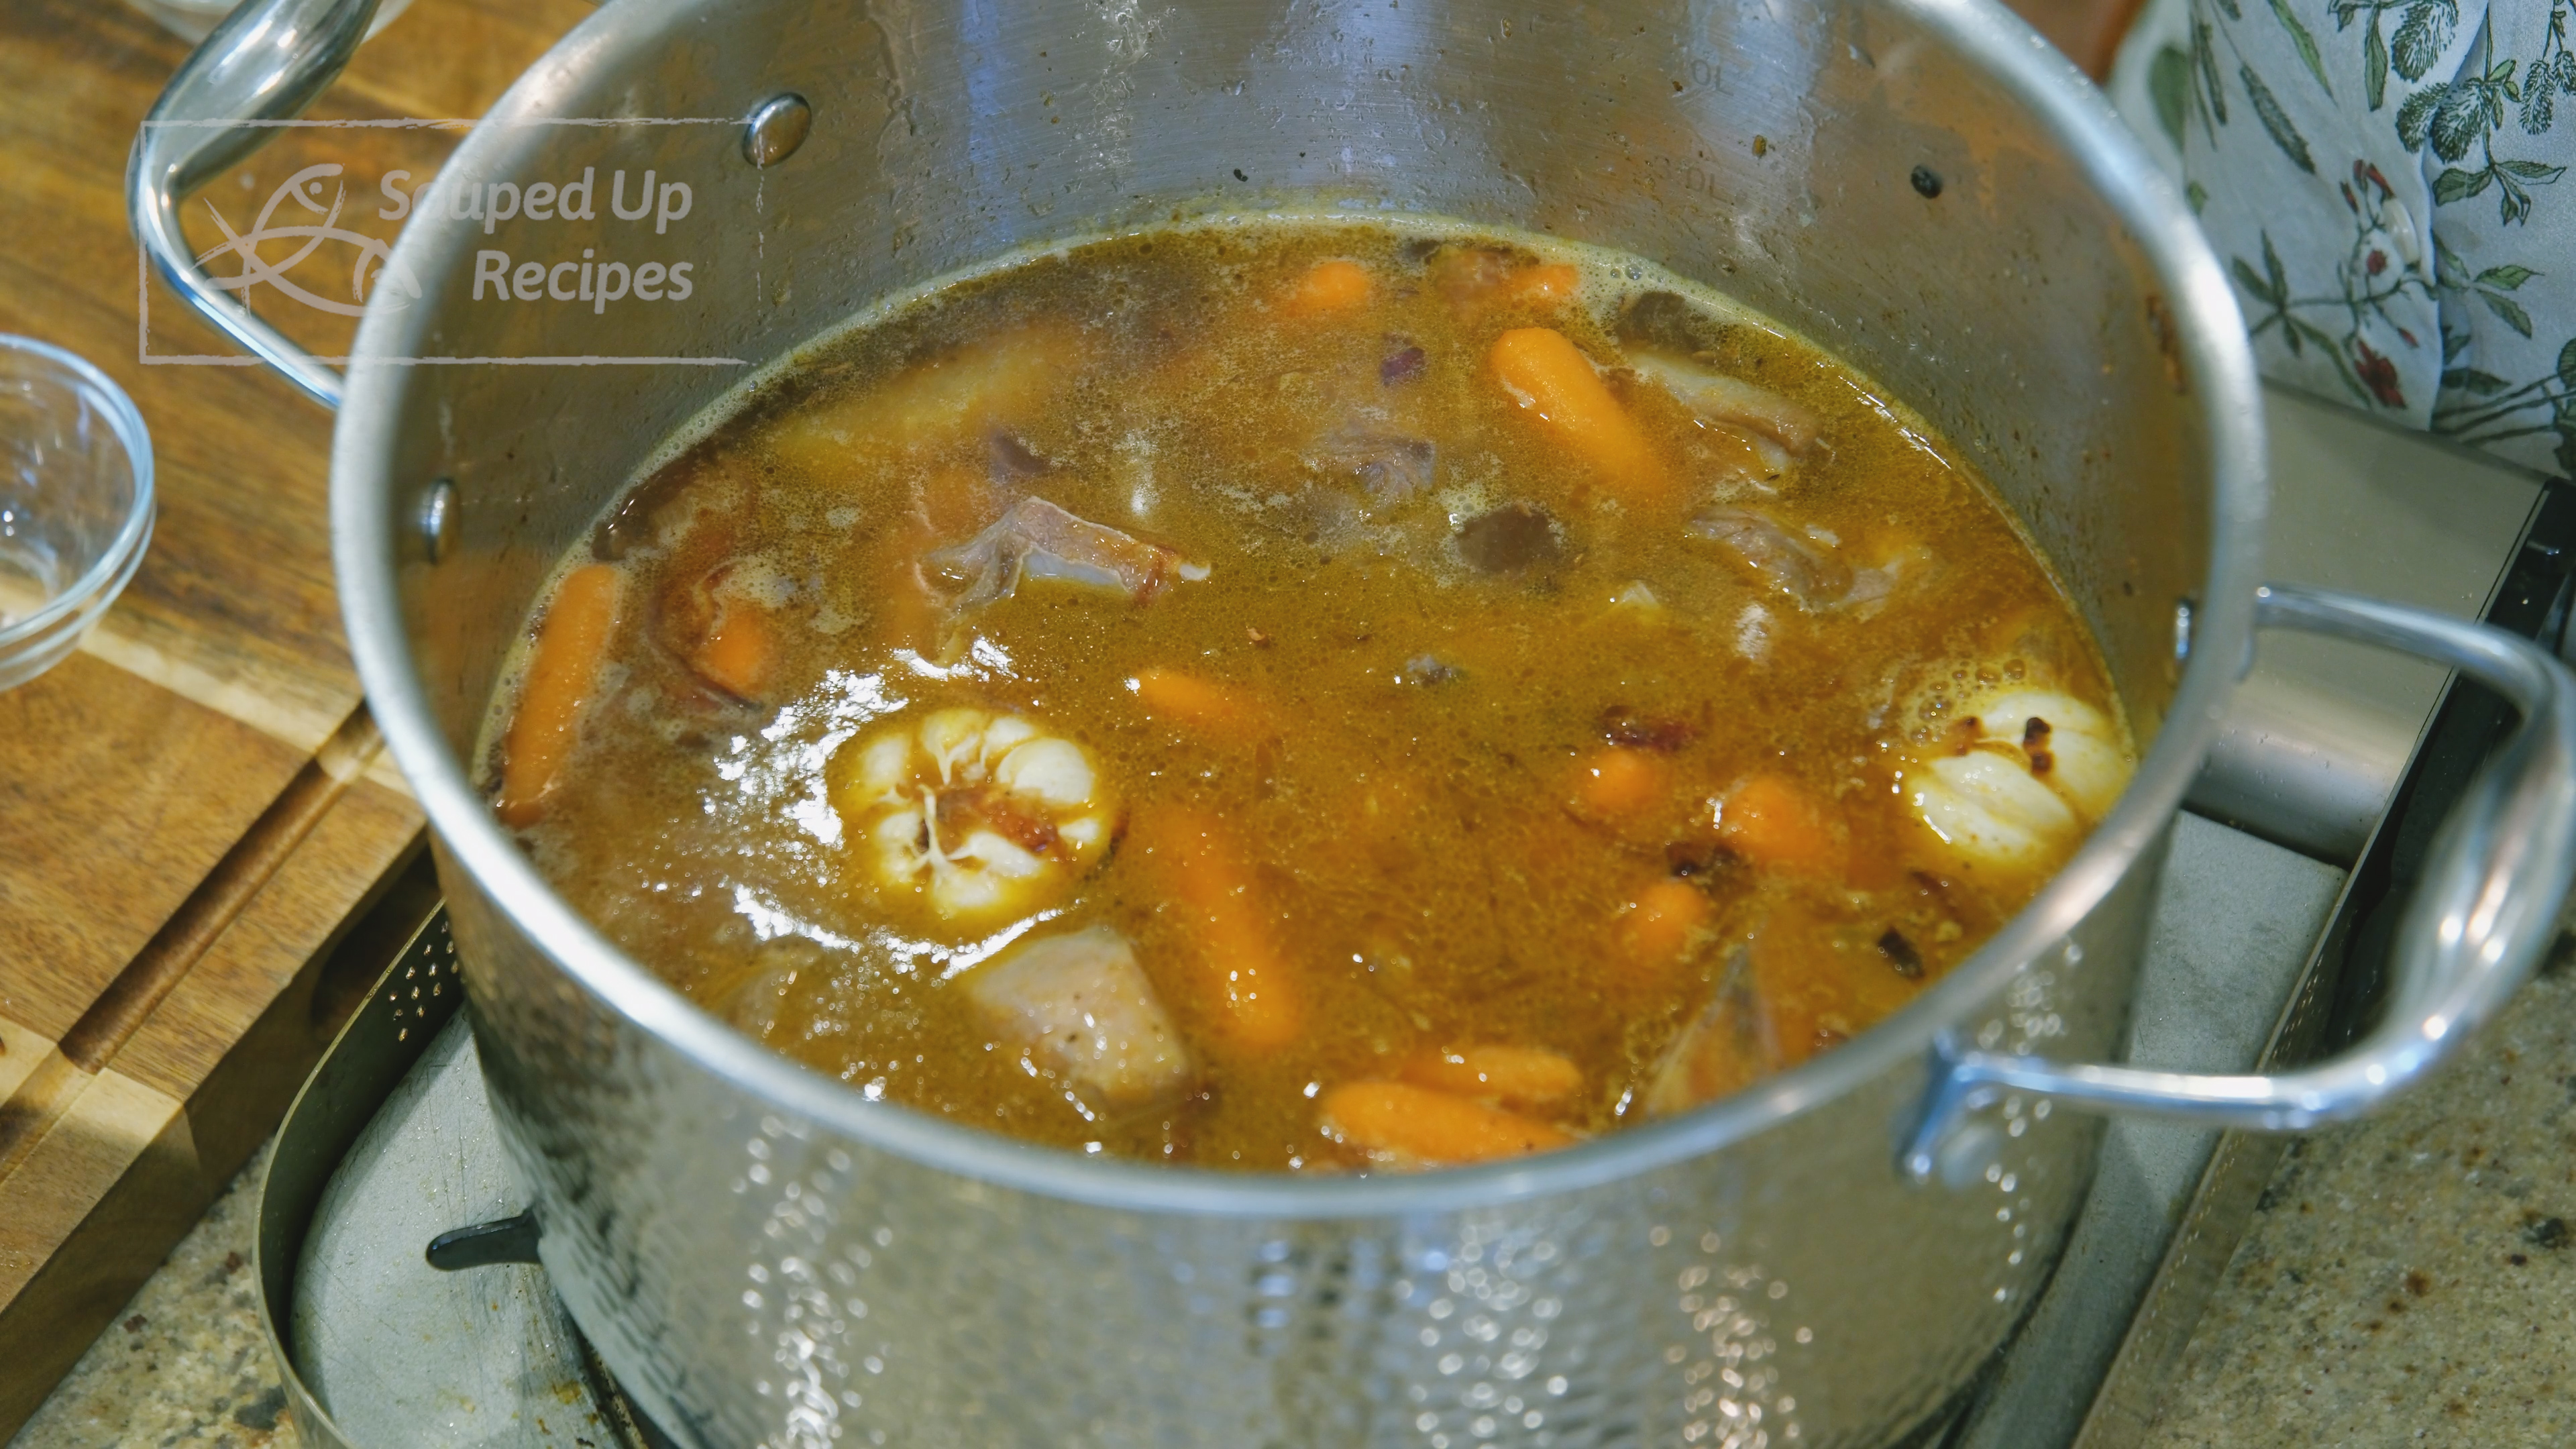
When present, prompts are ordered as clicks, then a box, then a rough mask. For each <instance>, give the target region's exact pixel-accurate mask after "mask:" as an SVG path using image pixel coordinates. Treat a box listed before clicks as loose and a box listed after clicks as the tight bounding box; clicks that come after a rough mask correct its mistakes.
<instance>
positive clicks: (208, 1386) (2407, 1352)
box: [11, 962, 2576, 1449]
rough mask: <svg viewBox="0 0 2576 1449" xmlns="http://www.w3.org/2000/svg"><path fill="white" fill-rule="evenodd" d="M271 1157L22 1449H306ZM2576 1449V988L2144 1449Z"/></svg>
mask: <svg viewBox="0 0 2576 1449" xmlns="http://www.w3.org/2000/svg"><path fill="white" fill-rule="evenodd" d="M266 1163H267V1154H266V1152H265V1151H263V1152H262V1153H261V1154H260V1155H259V1156H258V1157H256V1158H254V1159H253V1160H252V1162H251V1165H250V1166H249V1167H247V1168H245V1169H244V1170H243V1172H242V1174H241V1176H240V1177H239V1178H238V1179H236V1180H235V1181H234V1183H233V1186H232V1188H231V1190H230V1191H228V1192H227V1193H226V1194H225V1195H224V1196H223V1198H222V1199H220V1200H219V1201H218V1202H217V1203H216V1204H215V1206H214V1207H213V1209H211V1210H210V1211H209V1212H208V1213H207V1215H206V1220H205V1221H204V1222H203V1223H201V1224H199V1225H198V1227H197V1229H196V1231H195V1232H193V1233H191V1234H190V1235H189V1236H188V1238H187V1240H186V1241H185V1242H183V1243H182V1244H180V1246H179V1249H178V1251H177V1252H176V1253H174V1254H173V1255H172V1257H171V1259H170V1261H169V1263H168V1264H167V1265H165V1266H164V1267H163V1268H162V1269H161V1271H160V1273H159V1274H157V1275H156V1276H155V1277H154V1278H153V1279H152V1281H151V1282H149V1283H148V1284H146V1285H145V1286H144V1288H143V1290H142V1292H140V1293H139V1294H137V1295H136V1296H135V1299H134V1301H133V1303H132V1304H130V1305H128V1307H127V1309H126V1312H125V1314H124V1315H123V1317H122V1318H121V1319H120V1321H119V1324H118V1326H117V1327H114V1328H111V1329H109V1330H108V1332H107V1333H106V1335H105V1336H104V1337H102V1338H101V1339H100V1340H99V1342H98V1343H97V1345H96V1346H94V1347H93V1348H92V1349H91V1350H90V1352H89V1354H88V1356H87V1357H85V1358H83V1359H82V1360H81V1362H80V1366H79V1367H78V1368H76V1369H75V1370H74V1371H73V1373H72V1375H71V1377H70V1378H68V1379H66V1380H65V1381H64V1383H63V1386H62V1387H61V1388H60V1389H59V1390H57V1391H56V1392H55V1394H54V1396H53V1398H52V1399H51V1400H50V1401H48V1402H47V1403H46V1405H45V1406H44V1408H43V1409H42V1410H40V1411H39V1412H38V1413H37V1415H36V1417H35V1418H34V1419H32V1420H30V1421H29V1422H28V1424H27V1426H26V1428H25V1429H24V1430H22V1431H21V1432H20V1434H19V1436H18V1437H17V1438H16V1439H15V1440H14V1441H12V1446H11V1449H58V1446H60V1449H74V1446H77V1449H90V1446H107V1445H142V1444H148V1445H153V1446H156V1449H197V1446H218V1445H233V1446H242V1449H261V1446H292V1445H294V1444H295V1443H296V1442H297V1441H296V1435H295V1431H294V1427H293V1425H292V1424H291V1423H290V1422H289V1421H288V1419H287V1417H286V1415H285V1414H284V1412H283V1407H284V1403H285V1395H284V1393H283V1391H282V1390H281V1389H280V1387H279V1384H278V1379H277V1374H276V1371H275V1369H274V1368H273V1367H272V1366H271V1365H270V1363H269V1359H268V1352H267V1348H266V1346H265V1344H264V1342H263V1341H262V1339H261V1337H260V1333H259V1322H258V1316H257V1314H258V1310H257V1306H256V1304H257V1284H256V1281H255V1280H254V1279H253V1277H252V1274H251V1267H250V1262H249V1254H250V1246H251V1239H252V1235H253V1232H254V1230H255V1221H254V1220H255V1217H256V1214H255V1212H254V1208H255V1205H256V1202H255V1199H256V1191H255V1185H256V1184H257V1182H258V1180H259V1174H260V1173H261V1172H262V1171H263V1170H265V1167H266ZM2426 1441H2430V1442H2436V1443H2454V1444H2477V1445H2481V1446H2484V1445H2523V1444H2530V1445H2542V1444H2549V1445H2564V1444H2571V1443H2576V969H2571V968H2570V967H2569V966H2568V965H2567V964H2565V963H2564V962H2562V964H2561V965H2560V966H2559V967H2557V968H2556V969H2554V970H2553V971H2552V973H2551V974H2549V975H2547V976H2544V977H2543V978H2542V979H2541V980H2540V981H2538V982H2536V983H2534V984H2533V985H2532V986H2531V987H2530V988H2529V989H2528V990H2526V991H2525V992H2524V993H2523V995H2522V997H2521V998H2520V999H2519V1000H2517V1001H2516V1002H2515V1003H2514V1004H2513V1005H2512V1006H2511V1007H2510V1008H2508V1010H2507V1012H2506V1014H2505V1016H2504V1017H2503V1019H2502V1020H2500V1021H2499V1022H2498V1023H2497V1024H2496V1025H2495V1026H2494V1027H2493V1028H2492V1029H2491V1030H2489V1031H2488V1032H2487V1033H2486V1035H2485V1036H2484V1037H2482V1038H2481V1039H2480V1040H2479V1041H2478V1042H2477V1043H2476V1044H2475V1046H2474V1047H2473V1048H2472V1049H2471V1051H2470V1054H2469V1056H2468V1057H2467V1058H2466V1059H2465V1060H2463V1061H2461V1062H2459V1063H2457V1064H2454V1065H2453V1066H2452V1067H2450V1068H2449V1069H2447V1070H2445V1071H2444V1072H2443V1073H2442V1074H2441V1075H2440V1076H2439V1077H2438V1078H2437V1079H2436V1080H2435V1081H2433V1082H2431V1083H2429V1084H2427V1085H2426V1086H2425V1087H2424V1089H2423V1090H2421V1091H2418V1092H2416V1093H2414V1094H2413V1095H2411V1096H2409V1097H2407V1098H2406V1099H2404V1100H2403V1101H2401V1102H2400V1103H2399V1104H2398V1105H2397V1107H2396V1108H2394V1109H2393V1110H2392V1111H2391V1112H2390V1113H2389V1114H2388V1115H2387V1116H2385V1117H2382V1118H2380V1119H2379V1120H2377V1121H2373V1122H2369V1123H2364V1124H2362V1125H2359V1126H2356V1127H2350V1128H2345V1129H2341V1130H2338V1131H2332V1132H2325V1133H2319V1134H2317V1135H2316V1136H2314V1137H2312V1138H2309V1139H2308V1140H2306V1141H2305V1142H2304V1143H2302V1144H2299V1145H2298V1146H2296V1147H2294V1148H2293V1150H2292V1153H2291V1155H2290V1157H2289V1158H2288V1159H2287V1160H2286V1161H2285V1162H2284V1163H2283V1165H2282V1168H2281V1171H2280V1175H2279V1176H2278V1178H2276V1179H2275V1180H2274V1182H2273V1184H2272V1187H2271V1190H2270V1191H2269V1192H2268V1193H2267V1194H2265V1197H2264V1206H2263V1207H2262V1208H2261V1209H2260V1210H2259V1211H2258V1212H2257V1213H2256V1215H2255V1218H2254V1222H2253V1224H2252V1226H2251V1227H2250V1228H2249V1230H2248V1232H2247V1234H2246V1237H2245V1240H2244V1242H2243V1244H2242V1245H2241V1246H2240V1247H2239V1248H2238V1249H2237V1253H2236V1256H2235V1258H2234V1260H2233V1261H2232V1262H2231V1263H2230V1264H2229V1266H2228V1269H2227V1273H2226V1276H2225V1279H2224V1281H2223V1282H2222V1283H2221V1285H2220V1287H2219V1290H2218V1293H2217V1296H2216V1298H2215V1299H2214V1300H2213V1301H2212V1303H2211V1305H2210V1308H2209V1312H2208V1315H2207V1316H2206V1317H2205V1318H2204V1319H2203V1320H2202V1321H2201V1324H2200V1327H2199V1330H2198V1332H2197V1334H2196V1335H2195V1336H2194V1338H2193V1339H2192V1342H2191V1346H2190V1347H2189V1349H2187V1350H2186V1351H2185V1354H2184V1359H2183V1364H2182V1368H2181V1371H2180V1373H2179V1375H2178V1377H2177V1379H2176V1381H2175V1384H2174V1387H2173V1389H2172V1392H2171V1394H2170V1396H2169V1397H2168V1399H2167V1401H2166V1406H2165V1411H2164V1417H2163V1419H2162V1421H2161V1422H2160V1423H2158V1424H2157V1426H2156V1427H2155V1429H2154V1430H2153V1431H2152V1432H2151V1433H2150V1435H2149V1436H2148V1439H2147V1444H2148V1445H2149V1446H2151V1449H2222V1446H2223V1449H2366V1446H2378V1445H2397V1444H2413V1443H2420V1442H2426Z"/></svg>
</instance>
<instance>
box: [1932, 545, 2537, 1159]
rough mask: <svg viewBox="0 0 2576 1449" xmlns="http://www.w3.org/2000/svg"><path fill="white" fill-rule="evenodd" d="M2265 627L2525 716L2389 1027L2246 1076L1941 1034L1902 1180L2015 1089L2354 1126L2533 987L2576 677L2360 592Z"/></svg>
mask: <svg viewBox="0 0 2576 1449" xmlns="http://www.w3.org/2000/svg"><path fill="white" fill-rule="evenodd" d="M2255 622H2256V624H2257V625H2258V626H2261V627H2266V628H2286V629H2300V630H2304V631H2307V632H2309V633H2316V634H2329V635H2333V636H2334V637H2336V638H2340V639H2351V640H2355V641H2357V642H2360V643H2364V644H2376V645H2379V646H2381V647H2382V648H2387V649H2394V650H2397V651H2399V652H2401V653H2406V654H2412V655H2416V656H2417V657H2419V658H2423V659H2429V660H2432V661H2435V662H2437V663H2440V664H2444V665H2447V666H2449V667H2450V668H2452V669H2455V670H2458V671H2459V672H2460V673H2462V674H2464V675H2466V676H2468V677H2469V678H2471V679H2474V680H2476V681H2478V682H2479V683H2480V684H2483V685H2485V686H2487V687H2488V688H2489V689H2492V690H2494V691H2495V692H2496V693H2498V694H2500V695H2502V696H2504V698H2505V699H2506V700H2507V701H2509V702H2510V703H2511V704H2512V705H2513V707H2514V708H2515V710H2517V711H2518V712H2519V713H2520V715H2521V717H2522V718H2521V723H2520V725H2519V726H2518V727H2517V728H2516V729H2515V730H2514V732H2513V735H2512V737H2511V738H2509V739H2507V740H2506V741H2505V744H2504V747H2503V748H2502V749H2500V750H2498V751H2497V752H2496V753H2495V755H2494V757H2493V758H2491V759H2489V760H2488V761H2487V762H2486V764H2485V765H2484V766H2483V767H2481V768H2480V770H2479V771H2478V773H2477V776H2476V777H2475V778H2474V779H2473V780H2471V781H2470V783H2469V788H2468V791H2467V793H2466V794H2465V795H2464V796H2462V798H2461V800H2460V802H2459V804H2458V805H2457V806H2455V807H2454V808H2453V809H2452V811H2451V814H2450V816H2449V817H2448V818H2447V819H2445V820H2444V821H2443V822H2442V826H2441V829H2440V831H2439V832H2438V833H2437V834H2436V836H2435V837H2434V841H2433V847H2432V851H2431V856H2430V859H2429V861H2428V863H2427V865H2426V867H2425V871H2424V878H2423V881H2422V883H2421V884H2420V885H2419V886H2418V887H2417V888H2416V892H2415V897H2414V899H2413V900H2412V901H2410V902H2408V903H2407V907H2406V913H2405V917H2404V919H2403V921H2402V922H2401V923H2400V925H2399V926H2398V929H2397V938H2396V941H2395V943H2394V948H2393V951H2392V953H2391V962H2392V967H2391V987H2390V997H2389V1001H2388V1006H2387V1010H2386V1011H2385V1013H2384V1014H2383V1016H2382V1018H2381V1021H2380V1024H2379V1025H2378V1026H2377V1027H2376V1028H2375V1029H2374V1030H2372V1032H2371V1033H2370V1035H2369V1036H2367V1037H2365V1038H2363V1039H2362V1040H2361V1041H2359V1042H2357V1043H2355V1044H2354V1045H2353V1046H2352V1047H2351V1048H2349V1049H2348V1050H2346V1051H2344V1052H2342V1053H2340V1054H2338V1055H2336V1056H2334V1057H2331V1058H2329V1059H2327V1060H2325V1061H2322V1062H2319V1063H2317V1064H2316V1065H2314V1066H2310V1067H2303V1068H2301V1069H2299V1070H2297V1071H2292V1072H2281V1073H2275V1074H2271V1075H2264V1074H2260V1073H2252V1074H2246V1075H2241V1076H2222V1075H2216V1074H2209V1073H2197V1072H2163V1071H2157V1070H2155V1069H2153V1068H2150V1067H2125V1066H2093V1065H2070V1064H2065V1063H2059V1062H2051V1061H2043V1060H2041V1059H2039V1058H2037V1057H2028V1056H2008V1055H1999V1054H1994V1053H1988V1052H1979V1051H1970V1050H1965V1049H1963V1048H1962V1046H1961V1044H1960V1043H1959V1041H1958V1040H1957V1038H1956V1036H1955V1035H1953V1034H1947V1033H1945V1034H1944V1036H1943V1037H1942V1039H1941V1040H1939V1041H1938V1042H1936V1043H1935V1044H1934V1046H1933V1052H1932V1080H1931V1085H1930V1088H1929V1090H1928V1091H1927V1092H1926V1093H1925V1094H1924V1100H1923V1105H1922V1109H1921V1112H1920V1115H1919V1116H1918V1117H1917V1119H1916V1121H1915V1123H1914V1124H1913V1126H1912V1129H1911V1130H1910V1131H1909V1132H1908V1133H1907V1134H1906V1138H1905V1141H1904V1144H1903V1150H1902V1155H1901V1159H1900V1161H1901V1165H1902V1166H1903V1168H1904V1170H1905V1172H1906V1173H1907V1175H1909V1176H1911V1177H1913V1178H1915V1179H1916V1180H1918V1181H1920V1180H1923V1179H1927V1178H1929V1177H1930V1176H1932V1174H1933V1172H1934V1171H1935V1165H1936V1163H1937V1162H1938V1160H1939V1158H1940V1150H1941V1147H1942V1145H1943V1144H1944V1143H1945V1142H1947V1141H1948V1140H1949V1139H1950V1137H1951V1135H1952V1133H1953V1132H1955V1131H1956V1130H1957V1129H1958V1128H1959V1126H1960V1125H1961V1122H1962V1119H1964V1118H1965V1117H1966V1116H1967V1115H1968V1114H1969V1113H1971V1112H1975V1111H1977V1110H1979V1109H1981V1108H1983V1107H1986V1106H1988V1105H1991V1104H1992V1103H1993V1102H1994V1101H1996V1100H1997V1099H1998V1098H2000V1097H2002V1096H2003V1095H2004V1094H2005V1093H2008V1092H2011V1093H2027V1094H2029V1095H2032V1096H2036V1097H2045V1098H2049V1099H2051V1100H2054V1101H2058V1102H2063V1103H2065V1104H2067V1105H2069V1106H2075V1107H2085V1108H2090V1109H2093V1110H2096V1111H2103V1112H2119V1113H2136V1114H2141V1115H2146V1116H2155V1117H2168V1118H2176V1119H2179V1120H2182V1121H2186V1122H2201V1123H2207V1124H2209V1125H2212V1126H2218V1127H2239V1128H2252V1129H2257V1130H2262V1131H2296V1130H2298V1129H2301V1128H2306V1127H2312V1126H2316V1125H2318V1124H2320V1123H2325V1122H2339V1121H2344V1120H2346V1119H2349V1118H2353V1117H2357V1116H2360V1115H2362V1114H2363V1113H2365V1112H2368V1111H2370V1110H2371V1109H2373V1108H2375V1107H2377V1106H2378V1105H2379V1104H2380V1103H2381V1102H2382V1101H2384V1100H2386V1099H2387V1098H2388V1097H2389V1096H2390V1095H2392V1094H2393V1093H2395V1092H2397V1091H2399V1090H2401V1089H2403V1088H2404V1087H2405V1086H2406V1085H2407V1084H2408V1083H2410V1082H2413V1081H2415V1080H2417V1079H2418V1078H2420V1077H2422V1076H2423V1075H2424V1074H2425V1073H2426V1072H2428V1071H2430V1070H2431V1069H2432V1068H2433V1067H2434V1066H2436V1065H2438V1064H2439V1063H2440V1062H2441V1061H2442V1060H2443V1059H2444V1058H2446V1057H2448V1056H2449V1055H2450V1054H2451V1053H2452V1052H2453V1051H2454V1050H2456V1049H2457V1048H2458V1046H2459V1043H2460V1042H2461V1040H2462V1039H2463V1038H2465V1037H2466V1036H2468V1035H2469V1034H2470V1033H2471V1032H2473V1031H2475V1030H2476V1029H2477V1028H2478V1026H2479V1025H2480V1024H2481V1023H2483V1022H2484V1021H2485V1020H2486V1019H2487V1018H2488V1017H2490V1016H2492V1015H2494V1014H2495V1011H2496V1009H2497V1008H2498V1007H2500V1006H2502V1005H2503V1004H2504V1002H2505V1000H2506V999H2507V998H2508V997H2510V996H2512V995H2513V993H2514V992H2515V990H2517V989H2518V988H2520V987H2521V985H2522V983H2523V982H2524V981H2526V980H2528V979H2530V976H2531V973H2532V970H2533V968H2534V967H2536V966H2537V965H2538V964H2539V961H2540V955H2541V952H2542V951H2543V949H2545V948H2546V947H2547V946H2548V944H2549V942H2550V940H2551V939H2552V938H2553V936H2554V935H2555V933H2556V929H2557V922H2558V909H2559V904H2560V901H2561V899H2562V898H2563V897H2564V896H2565V895H2566V894H2567V889H2568V885H2569V882H2570V880H2571V878H2576V676H2571V675H2570V674H2569V673H2568V671H2567V669H2566V667H2565V666H2563V665H2561V664H2560V663H2559V662H2558V661H2557V660H2556V659H2554V658H2552V657H2551V656H2550V655H2549V654H2548V653H2546V652H2545V651H2543V650H2541V649H2539V648H2537V647H2535V646H2534V645H2532V644H2531V643H2530V642H2529V641H2527V640H2524V639H2521V638H2519V637H2517V636H2515V635H2513V634H2509V633H2506V632H2505V631H2504V630H2501V629H2495V628H2490V627H2488V626H2487V625H2484V624H2473V623H2467V622H2464V621H2461V620H2458V619H2453V618H2450V617H2448V616H2447V615H2442V614H2436V613H2432V612H2430V611H2427V610H2423V609H2412V608H2406V607H2403V606H2401V605H2396V604H2387V603H2381V602H2379V601H2377V600H2372V599H2360V598H2353V597H2351V596H2349V595H2343V594H2330V593H2323V592H2319V591H2316V590H2311V589H2298V588H2287V587H2273V588H2267V589H2263V590H2261V591H2259V592H2258V593H2257V595H2256V606H2255Z"/></svg>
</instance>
